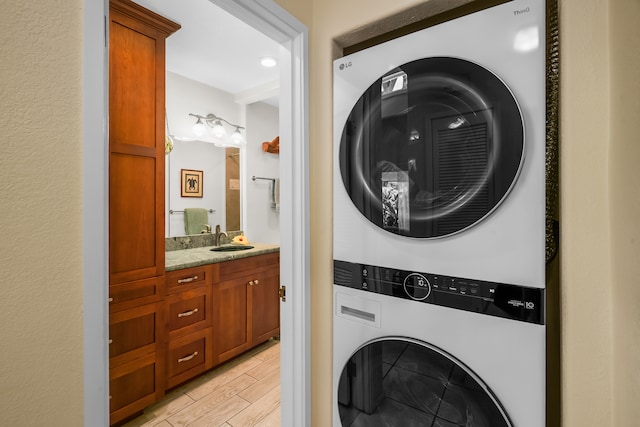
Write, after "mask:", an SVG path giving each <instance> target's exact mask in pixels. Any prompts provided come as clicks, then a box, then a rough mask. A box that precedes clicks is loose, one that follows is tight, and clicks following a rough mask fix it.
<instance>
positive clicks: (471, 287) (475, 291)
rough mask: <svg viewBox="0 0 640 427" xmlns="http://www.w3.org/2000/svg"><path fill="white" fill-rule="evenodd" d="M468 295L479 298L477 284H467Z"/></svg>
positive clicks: (478, 286)
mask: <svg viewBox="0 0 640 427" xmlns="http://www.w3.org/2000/svg"><path fill="white" fill-rule="evenodd" d="M469 295H473V296H480V285H479V284H477V283H469Z"/></svg>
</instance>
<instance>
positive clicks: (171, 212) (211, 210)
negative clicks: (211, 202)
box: [169, 209, 216, 215]
mask: <svg viewBox="0 0 640 427" xmlns="http://www.w3.org/2000/svg"><path fill="white" fill-rule="evenodd" d="M215 211H216V210H215V209H208V210H207V212H209V213H215ZM175 213H184V211H174V210H173V209H169V214H171V215H173V214H175Z"/></svg>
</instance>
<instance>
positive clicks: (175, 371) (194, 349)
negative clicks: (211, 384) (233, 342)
mask: <svg viewBox="0 0 640 427" xmlns="http://www.w3.org/2000/svg"><path fill="white" fill-rule="evenodd" d="M211 357H212V353H211V328H208V329H203V330H201V331H198V332H195V333H193V334H190V335H187V336H185V337H182V338H178V339H176V340H173V341H171V342H169V343H167V365H166V366H167V371H166V372H167V374H166V375H167V380H166V387H167V389H169V388H171V387H174V386H176V385H178V384H181V383H183V382H185V381H187V380H189V379H191V378H192V377H194V376H196V375H198V374H200V373H201V372H203V371H205V370H206V369H209V368H210V367H212V366H213V361H212V360H211Z"/></svg>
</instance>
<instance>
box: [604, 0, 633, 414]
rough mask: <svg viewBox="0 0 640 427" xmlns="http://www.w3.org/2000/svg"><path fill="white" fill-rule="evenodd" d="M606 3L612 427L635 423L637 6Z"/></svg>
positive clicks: (623, 2) (628, 1)
mask: <svg viewBox="0 0 640 427" xmlns="http://www.w3.org/2000/svg"><path fill="white" fill-rule="evenodd" d="M609 3H610V8H611V9H610V25H611V28H615V31H613V32H612V35H611V38H610V44H609V46H610V48H611V68H610V72H611V99H612V100H613V102H612V103H611V147H610V159H609V168H610V170H611V176H610V180H611V181H610V187H609V188H610V191H611V195H610V202H611V226H612V229H611V242H612V245H611V246H612V252H611V259H612V262H611V270H612V284H613V286H612V289H613V293H612V303H613V305H612V306H613V308H614V309H613V325H612V326H613V408H612V410H613V414H614V422H613V423H612V425H614V426H631V425H637V424H638V420H639V419H640V405H638V402H640V363H639V362H640V333H639V332H640V225H639V221H640V167H638V159H640V137H639V135H640V25H638V17H639V16H640V2H639V1H637V0H619V1H615V2H609Z"/></svg>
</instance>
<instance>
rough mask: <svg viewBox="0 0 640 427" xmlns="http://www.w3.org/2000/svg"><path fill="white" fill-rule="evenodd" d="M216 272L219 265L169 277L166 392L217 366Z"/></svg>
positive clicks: (189, 269) (176, 273) (187, 270)
mask: <svg viewBox="0 0 640 427" xmlns="http://www.w3.org/2000/svg"><path fill="white" fill-rule="evenodd" d="M216 271H217V266H216V265H206V266H202V267H195V268H188V269H182V270H176V271H171V272H168V273H167V287H166V296H165V298H164V302H163V304H164V313H165V332H166V334H165V337H166V343H165V354H166V383H165V388H166V389H169V388H172V387H174V386H176V385H178V384H181V383H183V382H185V381H187V380H189V379H191V378H193V377H194V376H196V375H198V374H200V373H202V372H204V371H205V370H207V369H209V368H211V367H212V366H213V365H214V359H213V343H212V329H211V324H212V319H213V307H212V296H211V284H212V281H213V276H214V275H215V272H216Z"/></svg>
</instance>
